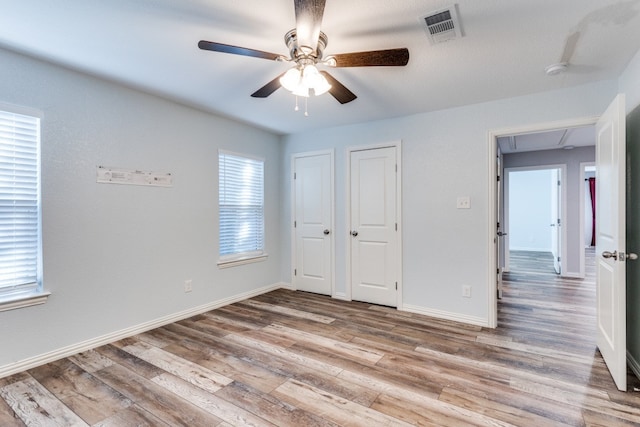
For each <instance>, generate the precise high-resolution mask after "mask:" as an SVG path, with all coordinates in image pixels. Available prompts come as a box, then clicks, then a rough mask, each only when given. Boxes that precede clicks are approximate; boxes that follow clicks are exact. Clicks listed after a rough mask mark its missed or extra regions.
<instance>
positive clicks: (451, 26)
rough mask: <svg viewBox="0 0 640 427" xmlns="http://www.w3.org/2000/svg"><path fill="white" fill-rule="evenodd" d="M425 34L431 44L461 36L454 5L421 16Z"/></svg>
mask: <svg viewBox="0 0 640 427" xmlns="http://www.w3.org/2000/svg"><path fill="white" fill-rule="evenodd" d="M421 20H422V21H423V22H424V24H425V25H426V31H427V36H428V37H429V41H430V42H431V44H438V43H443V42H446V41H449V40H452V39H457V38H459V37H462V29H461V27H460V20H459V18H458V11H457V8H456V6H455V5H454V6H451V7H448V8H445V9H440V10H436V11H434V12H431V13H430V14H428V15H426V16H423V17H422V18H421Z"/></svg>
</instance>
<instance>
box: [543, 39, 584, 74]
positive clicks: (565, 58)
mask: <svg viewBox="0 0 640 427" xmlns="http://www.w3.org/2000/svg"><path fill="white" fill-rule="evenodd" d="M579 38H580V32H579V31H576V32H574V33H572V34H571V35H570V36H569V37H567V40H566V42H565V44H564V50H563V51H562V56H561V57H560V62H556V63H553V64H551V65H548V66H547V67H546V68H545V69H544V71H545V73H547V75H548V76H555V75H558V74H560V73H563V72H565V71H567V68H568V67H569V65H570V62H569V61H571V57H572V56H573V52H574V51H575V50H576V45H577V44H578V39H579Z"/></svg>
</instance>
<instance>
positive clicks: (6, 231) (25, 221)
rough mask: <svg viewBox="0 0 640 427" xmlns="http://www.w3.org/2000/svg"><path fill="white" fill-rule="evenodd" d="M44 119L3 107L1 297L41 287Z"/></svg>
mask: <svg viewBox="0 0 640 427" xmlns="http://www.w3.org/2000/svg"><path fill="white" fill-rule="evenodd" d="M39 140H40V119H39V118H37V117H30V116H25V115H21V114H14V113H10V112H6V111H0V297H6V296H10V295H14V294H21V293H24V292H33V291H35V290H38V288H39V286H38V281H39V280H38V279H39V278H38V271H39V268H38V265H39V259H38V258H39V254H40V250H39V241H40V239H39V224H40V220H39V215H40V209H39V203H38V202H39V197H38V195H39V188H38V187H39V185H38V184H39V179H38V172H39V155H38V148H39V147H38V146H39Z"/></svg>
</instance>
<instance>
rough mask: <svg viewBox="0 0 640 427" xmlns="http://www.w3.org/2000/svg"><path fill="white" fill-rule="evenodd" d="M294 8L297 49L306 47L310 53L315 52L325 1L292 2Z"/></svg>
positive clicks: (297, 0) (303, 0) (302, 0)
mask: <svg viewBox="0 0 640 427" xmlns="http://www.w3.org/2000/svg"><path fill="white" fill-rule="evenodd" d="M293 3H294V6H295V8H296V37H297V39H298V47H302V46H306V47H308V48H310V49H311V52H314V51H315V50H316V47H317V45H318V37H320V27H321V26H322V16H323V15H324V5H325V0H293Z"/></svg>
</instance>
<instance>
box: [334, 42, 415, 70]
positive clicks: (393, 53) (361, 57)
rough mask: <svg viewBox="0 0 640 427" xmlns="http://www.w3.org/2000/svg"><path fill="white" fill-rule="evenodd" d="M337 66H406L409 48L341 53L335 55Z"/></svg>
mask: <svg viewBox="0 0 640 427" xmlns="http://www.w3.org/2000/svg"><path fill="white" fill-rule="evenodd" d="M333 57H334V58H335V59H336V67H384V66H405V65H407V63H408V62H409V49H407V48H406V47H403V48H398V49H386V50H370V51H367V52H353V53H341V54H338V55H333Z"/></svg>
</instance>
